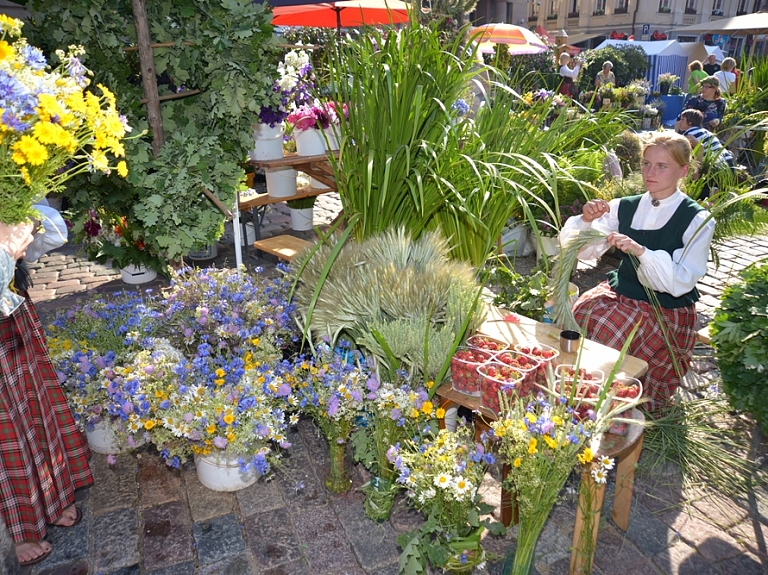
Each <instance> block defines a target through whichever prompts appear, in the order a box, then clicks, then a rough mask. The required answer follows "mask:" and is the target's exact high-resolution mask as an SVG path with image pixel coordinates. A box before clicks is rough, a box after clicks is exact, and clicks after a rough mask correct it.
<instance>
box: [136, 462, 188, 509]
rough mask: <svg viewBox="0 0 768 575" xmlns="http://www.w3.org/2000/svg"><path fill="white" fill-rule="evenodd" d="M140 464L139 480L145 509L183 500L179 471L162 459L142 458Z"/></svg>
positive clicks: (142, 503)
mask: <svg viewBox="0 0 768 575" xmlns="http://www.w3.org/2000/svg"><path fill="white" fill-rule="evenodd" d="M138 463H139V473H138V476H137V479H138V482H139V485H140V493H141V505H142V506H143V507H149V506H152V505H160V504H162V503H168V502H171V501H179V500H180V499H181V498H182V494H181V477H180V472H179V470H178V469H174V468H173V467H169V466H168V465H166V464H165V462H164V461H163V459H162V458H161V457H152V456H149V457H142V458H141V459H139V462H138Z"/></svg>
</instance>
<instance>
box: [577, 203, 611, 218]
mask: <svg viewBox="0 0 768 575" xmlns="http://www.w3.org/2000/svg"><path fill="white" fill-rule="evenodd" d="M610 211H611V206H610V205H609V204H608V202H606V201H605V200H589V201H588V202H587V203H586V204H584V208H582V210H581V219H582V220H584V221H585V222H587V223H589V222H592V221H594V220H596V219H598V218H600V217H602V216H603V215H604V214H607V213H608V212H610Z"/></svg>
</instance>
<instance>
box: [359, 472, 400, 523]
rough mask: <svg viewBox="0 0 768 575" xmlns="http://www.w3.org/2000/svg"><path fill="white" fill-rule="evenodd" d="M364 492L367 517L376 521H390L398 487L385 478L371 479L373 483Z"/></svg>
mask: <svg viewBox="0 0 768 575" xmlns="http://www.w3.org/2000/svg"><path fill="white" fill-rule="evenodd" d="M363 492H364V493H365V499H364V500H363V507H364V508H365V515H366V517H368V518H369V519H373V520H374V521H386V520H387V519H389V516H390V515H391V513H392V506H393V505H394V503H395V495H396V494H397V487H396V486H393V484H392V481H390V480H389V479H385V478H383V477H377V476H376V477H371V481H370V482H369V483H368V485H367V486H365V487H364V488H363Z"/></svg>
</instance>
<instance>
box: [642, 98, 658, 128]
mask: <svg viewBox="0 0 768 575" xmlns="http://www.w3.org/2000/svg"><path fill="white" fill-rule="evenodd" d="M640 115H641V116H642V127H643V129H644V130H649V129H650V128H652V127H653V126H654V125H657V124H658V119H659V109H658V108H657V107H656V106H652V105H651V104H643V105H642V106H640Z"/></svg>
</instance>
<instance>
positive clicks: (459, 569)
mask: <svg viewBox="0 0 768 575" xmlns="http://www.w3.org/2000/svg"><path fill="white" fill-rule="evenodd" d="M484 530H485V527H483V526H482V525H481V526H480V527H478V528H477V529H476V530H475V531H473V532H472V533H470V534H469V535H467V536H466V537H452V538H451V540H450V541H449V543H448V547H450V549H451V557H450V558H449V559H448V562H447V563H446V564H445V565H444V567H445V568H446V569H448V570H449V571H450V572H451V573H456V574H459V573H461V574H467V575H468V574H469V573H472V571H474V569H475V567H477V566H478V565H480V564H481V563H484V562H485V560H486V556H485V550H484V549H483V545H482V543H481V540H480V538H481V535H482V534H483V531H484Z"/></svg>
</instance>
